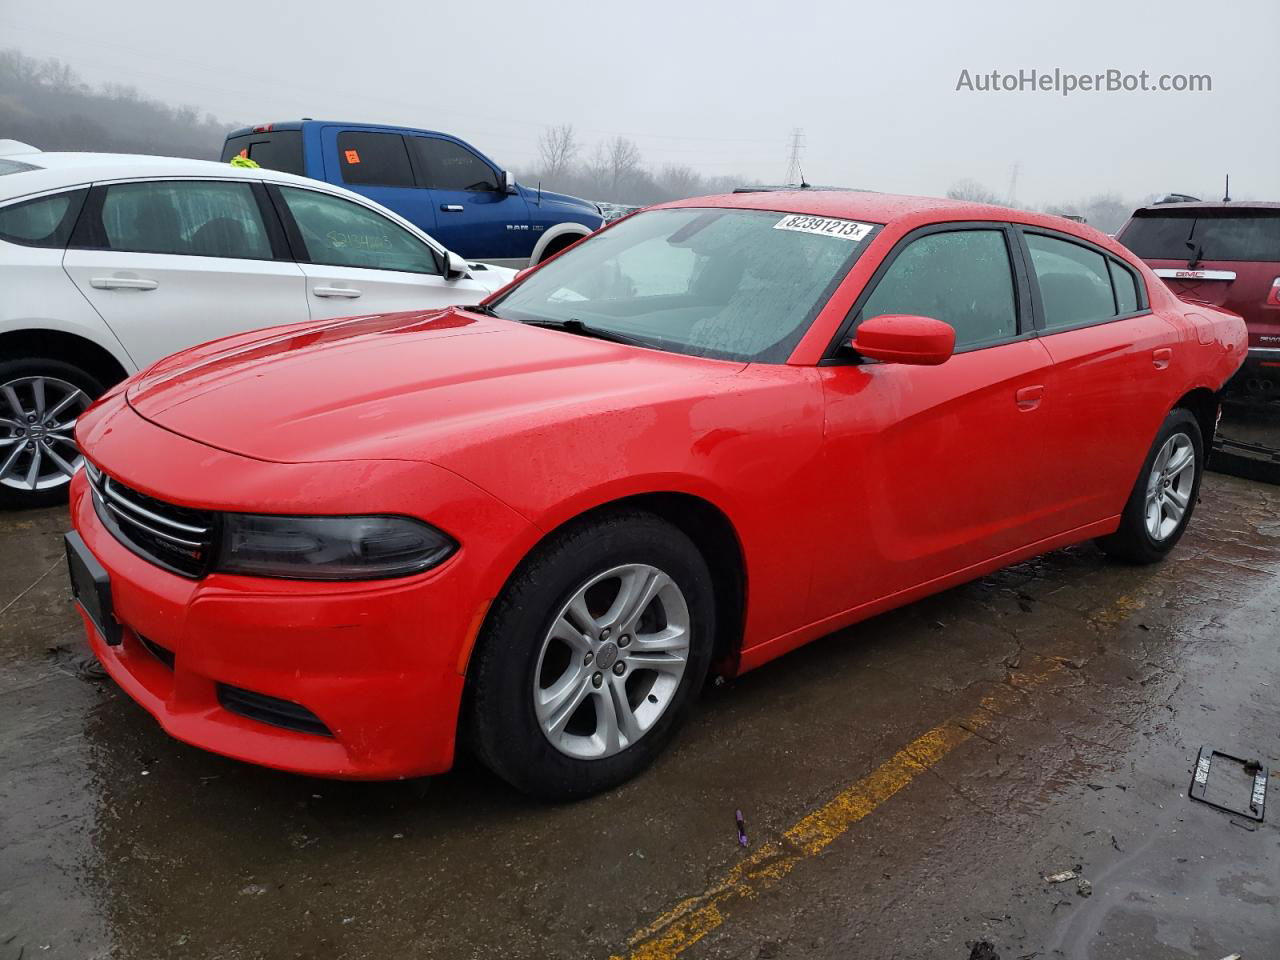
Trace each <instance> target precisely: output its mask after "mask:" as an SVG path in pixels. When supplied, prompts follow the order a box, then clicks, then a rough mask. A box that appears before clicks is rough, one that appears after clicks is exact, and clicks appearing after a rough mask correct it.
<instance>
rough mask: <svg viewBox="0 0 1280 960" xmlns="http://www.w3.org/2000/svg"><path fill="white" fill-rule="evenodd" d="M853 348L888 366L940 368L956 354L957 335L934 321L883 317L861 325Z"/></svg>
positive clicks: (950, 327)
mask: <svg viewBox="0 0 1280 960" xmlns="http://www.w3.org/2000/svg"><path fill="white" fill-rule="evenodd" d="M849 346H851V347H853V349H854V350H857V351H858V353H860V354H861V355H862V356H864V357H869V358H870V359H872V360H880V361H882V362H884V363H910V364H916V365H919V366H926V367H936V366H937V365H938V364H940V363H946V362H947V360H949V359H950V358H951V354H952V353H953V352H954V351H955V348H956V331H955V329H954V328H953V327H952V326H951V325H950V324H946V323H943V322H942V321H941V320H935V319H933V317H913V316H908V315H904V314H882V315H881V316H878V317H871V318H870V319H869V320H864V321H862V323H860V324H858V329H857V330H856V331H855V335H854V338H853V339H852V340H850V341H849Z"/></svg>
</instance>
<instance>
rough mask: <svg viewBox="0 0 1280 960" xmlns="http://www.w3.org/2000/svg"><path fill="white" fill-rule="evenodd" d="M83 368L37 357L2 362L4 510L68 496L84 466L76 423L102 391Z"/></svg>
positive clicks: (0, 499) (0, 501)
mask: <svg viewBox="0 0 1280 960" xmlns="http://www.w3.org/2000/svg"><path fill="white" fill-rule="evenodd" d="M103 389H104V388H103V386H102V384H101V383H99V382H98V380H97V379H95V378H94V377H93V376H91V375H90V374H88V373H86V372H85V371H84V370H81V369H80V368H79V367H76V366H73V365H71V364H69V363H63V362H62V361H60V360H45V359H38V358H31V359H24V360H9V361H6V362H4V363H0V507H7V508H13V507H45V506H50V505H52V504H55V503H60V502H62V501H64V500H66V498H67V485H68V484H69V483H70V482H71V475H72V474H73V473H75V471H76V470H77V469H79V467H80V464H81V463H82V462H83V461H82V458H81V456H80V451H79V449H78V448H77V447H76V443H75V437H74V435H73V431H74V430H75V425H76V420H77V418H78V417H79V416H80V414H81V413H83V412H84V411H85V410H86V409H87V408H88V406H89V404H91V403H92V402H93V401H94V399H95V398H96V397H98V396H99V395H100V394H101V393H102V392H103Z"/></svg>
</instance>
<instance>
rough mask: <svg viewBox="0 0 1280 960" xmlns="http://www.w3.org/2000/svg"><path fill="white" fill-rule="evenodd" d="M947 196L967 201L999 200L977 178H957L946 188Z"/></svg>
mask: <svg viewBox="0 0 1280 960" xmlns="http://www.w3.org/2000/svg"><path fill="white" fill-rule="evenodd" d="M947 196H948V197H949V198H950V199H952V200H967V201H968V202H969V203H995V204H998V203H999V202H1000V198H999V197H997V196H996V195H995V194H994V193H992V192H991V191H990V190H988V189H987V188H986V187H984V186H983V185H982V184H980V183H979V182H978V181H977V180H968V179H965V180H957V181H956V182H955V183H953V184H952V185H951V186H950V187H949V188H948V189H947Z"/></svg>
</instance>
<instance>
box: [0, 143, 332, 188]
mask: <svg viewBox="0 0 1280 960" xmlns="http://www.w3.org/2000/svg"><path fill="white" fill-rule="evenodd" d="M11 159H20V160H21V161H22V162H23V163H26V164H30V165H31V166H33V167H36V168H37V169H35V170H24V171H21V172H19V173H11V174H7V175H5V176H2V177H0V200H7V199H10V198H13V197H21V196H26V195H27V194H31V193H42V192H44V191H46V190H57V189H58V188H60V187H70V186H75V185H77V184H81V183H93V182H96V181H102V180H128V179H132V178H134V177H219V178H224V179H240V180H270V181H272V182H275V183H297V184H300V185H308V186H312V187H314V186H315V185H316V183H315V181H314V180H308V179H307V178H305V177H298V176H294V175H293V174H290V173H281V172H280V171H278V170H254V169H250V168H243V167H233V166H231V165H230V164H229V163H221V162H217V161H213V160H188V159H184V158H182V157H154V156H150V155H147V154H134V153H32V154H23V155H21V156H20V157H12V158H11Z"/></svg>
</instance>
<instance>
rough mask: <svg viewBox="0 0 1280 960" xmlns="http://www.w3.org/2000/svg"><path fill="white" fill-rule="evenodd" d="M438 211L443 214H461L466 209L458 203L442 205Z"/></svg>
mask: <svg viewBox="0 0 1280 960" xmlns="http://www.w3.org/2000/svg"><path fill="white" fill-rule="evenodd" d="M440 209H441V210H443V211H444V212H445V213H461V212H462V211H463V210H465V209H467V208H466V207H464V206H463V205H462V204H460V203H442V204H440Z"/></svg>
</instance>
